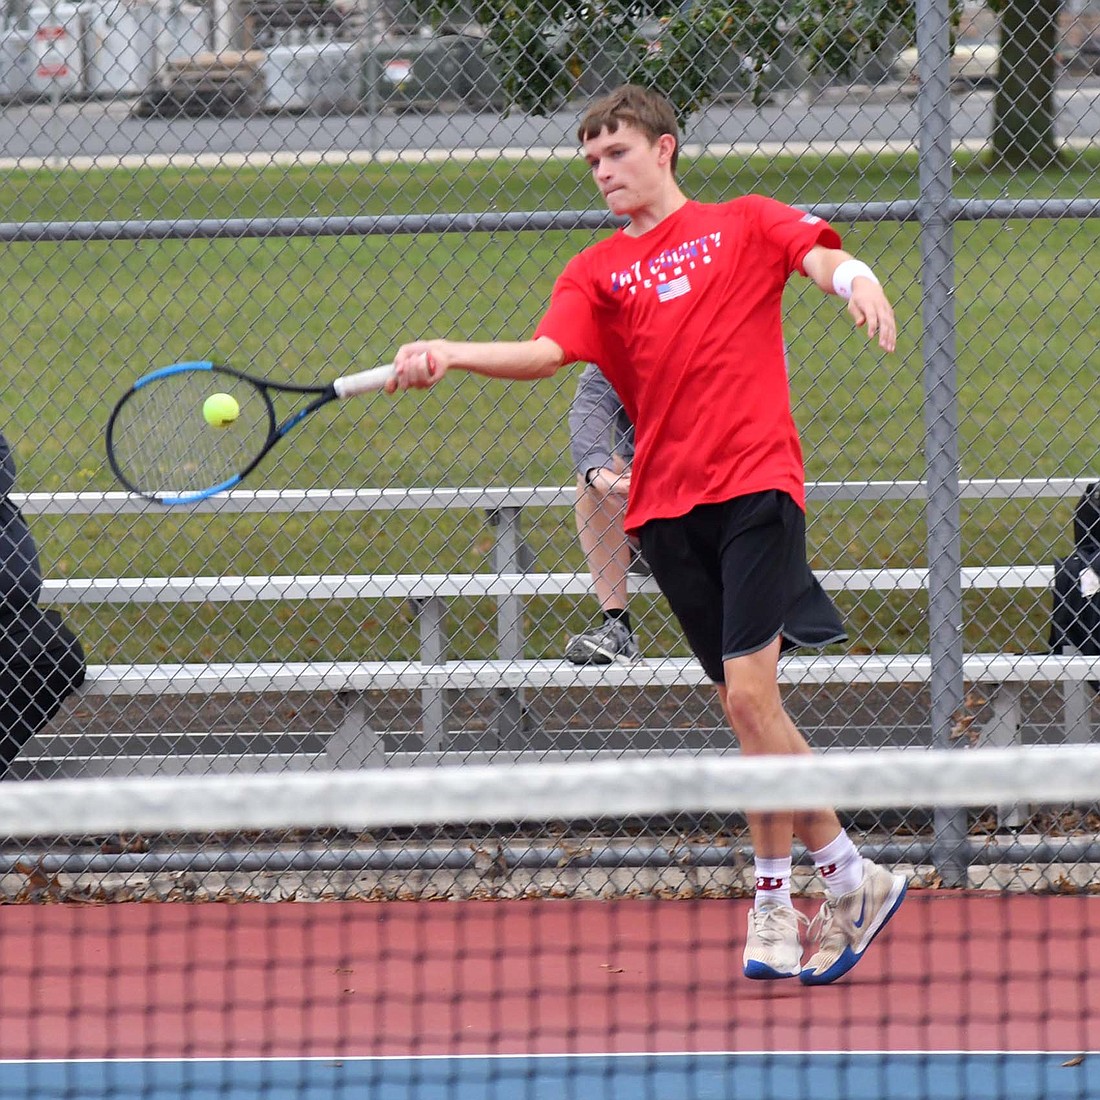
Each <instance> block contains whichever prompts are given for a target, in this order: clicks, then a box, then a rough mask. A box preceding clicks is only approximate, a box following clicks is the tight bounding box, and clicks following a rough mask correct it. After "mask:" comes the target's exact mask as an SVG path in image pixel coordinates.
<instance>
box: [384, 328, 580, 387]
mask: <svg viewBox="0 0 1100 1100" xmlns="http://www.w3.org/2000/svg"><path fill="white" fill-rule="evenodd" d="M564 359H565V355H564V353H563V351H562V349H561V348H560V347H559V346H558V345H557V344H556V343H554V341H553V340H551V339H549V338H548V337H545V336H540V337H539V338H538V339H537V340H517V341H514V342H509V341H504V340H496V341H492V342H460V341H457V340H415V341H413V342H412V343H410V344H402V345H401V347H400V348H398V350H397V355H396V356H394V360H393V364H394V377H393V381H392V382H390V383H389V384H388V385H387V387H386V390H387V392H388V393H393V392H394V391H395V390H409V389H426V388H427V387H428V386H434V385H435V384H436V383H437V382H438V381H439V380H440V379H441V378H442V377H443V375H445V374H446V373H447V371H449V370H465V371H470V372H471V373H473V374H480V375H483V376H484V377H486V378H508V379H514V380H517V381H528V382H534V381H535V380H536V379H539V378H549V377H550V375H552V374H553V373H554V372H555V371H557V369H558V368H559V367H560V366H561V365H562V363H563V361H564Z"/></svg>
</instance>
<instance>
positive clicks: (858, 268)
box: [833, 260, 878, 298]
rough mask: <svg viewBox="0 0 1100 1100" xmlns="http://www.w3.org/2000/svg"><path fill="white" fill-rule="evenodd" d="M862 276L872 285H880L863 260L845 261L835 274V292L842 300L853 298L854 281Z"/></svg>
mask: <svg viewBox="0 0 1100 1100" xmlns="http://www.w3.org/2000/svg"><path fill="white" fill-rule="evenodd" d="M861 275H862V276H863V278H865V279H870V280H871V282H872V283H875V284H876V285H877V284H878V279H876V278H875V273H874V272H873V271H872V270H871V269H870V268H869V267H868V266H867V265H866V264H865V263H864V262H863V261H862V260H845V261H844V262H843V263H842V264H841V265H840V266H839V267H838V268H837V269H836V271H834V272H833V290H835V291H836V292H837V294H839V295H840V296H841V298H851V296H852V280H853V279H858V278H859V277H860V276H861Z"/></svg>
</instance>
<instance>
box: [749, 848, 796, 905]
mask: <svg viewBox="0 0 1100 1100" xmlns="http://www.w3.org/2000/svg"><path fill="white" fill-rule="evenodd" d="M753 871H754V873H755V875H756V899H755V901H754V903H753V904H754V906H755V907H756V908H757V909H759V908H760V907H761V906H762V905H790V904H791V857H790V856H787V858H786V859H762V858H761V857H760V856H757V857H756V859H755V860H754V861H753Z"/></svg>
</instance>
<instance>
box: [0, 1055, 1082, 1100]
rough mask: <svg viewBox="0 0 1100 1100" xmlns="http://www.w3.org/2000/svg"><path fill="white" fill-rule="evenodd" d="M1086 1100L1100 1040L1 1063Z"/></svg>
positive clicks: (884, 1098) (244, 1080)
mask: <svg viewBox="0 0 1100 1100" xmlns="http://www.w3.org/2000/svg"><path fill="white" fill-rule="evenodd" d="M339 1096H349V1097H351V1096H354V1097H358V1098H362V1100H552V1098H558V1097H568V1098H574V1097H575V1098H576V1100H638V1098H648V1097H652V1098H654V1100H676V1098H681V1097H682V1098H684V1100H731V1098H737V1097H746V1098H750V1097H751V1098H753V1100H768V1098H771V1097H775V1098H777V1100H778V1098H783V1100H802V1098H806V1100H850V1098H853V1097H859V1098H861V1100H933V1098H934V1100H956V1098H957V1100H1001V1098H1008V1097H1011V1098H1012V1100H1040V1098H1042V1100H1086V1098H1095V1097H1100V1052H1091V1053H1088V1054H1085V1055H1082V1054H1081V1053H1079V1052H1078V1053H1071V1052H1067V1053H1062V1054H1054V1053H1040V1052H1033V1053H1019V1052H1012V1053H998V1052H979V1053H962V1052H939V1051H937V1052H932V1053H926V1054H925V1053H920V1052H904V1053H897V1052H860V1053H851V1054H841V1053H816V1052H815V1053H782V1054H758V1053H746V1054H727V1053H713V1054H621V1055H604V1054H591V1055H543V1056H531V1055H520V1056H509V1057H504V1056H502V1057H475V1056H470V1057H453V1056H451V1057H432V1058H346V1059H333V1058H313V1059H303V1058H270V1059H265V1058H247V1059H225V1060H222V1059H194V1060H171V1059H164V1060H138V1061H109V1060H96V1061H62V1060H58V1061H37V1062H27V1061H6V1062H0V1097H2V1098H4V1100H8V1098H12V1100H14V1098H16V1097H19V1098H20V1100H39V1098H41V1100H55V1098H56V1100H95V1098H101V1100H108V1098H110V1100H139V1098H140V1100H181V1098H200V1097H201V1098H204V1100H206V1098H209V1100H215V1098H219V1100H330V1098H332V1097H339Z"/></svg>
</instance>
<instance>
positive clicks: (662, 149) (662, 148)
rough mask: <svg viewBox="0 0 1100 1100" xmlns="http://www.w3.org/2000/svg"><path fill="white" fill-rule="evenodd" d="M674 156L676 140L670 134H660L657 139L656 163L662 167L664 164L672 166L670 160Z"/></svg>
mask: <svg viewBox="0 0 1100 1100" xmlns="http://www.w3.org/2000/svg"><path fill="white" fill-rule="evenodd" d="M675 155H676V138H674V137H673V136H672V134H662V135H661V136H660V137H659V138H658V139H657V157H658V163H659V164H661V165H662V166H664V165H666V164H672V160H673V157H674V156H675Z"/></svg>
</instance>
